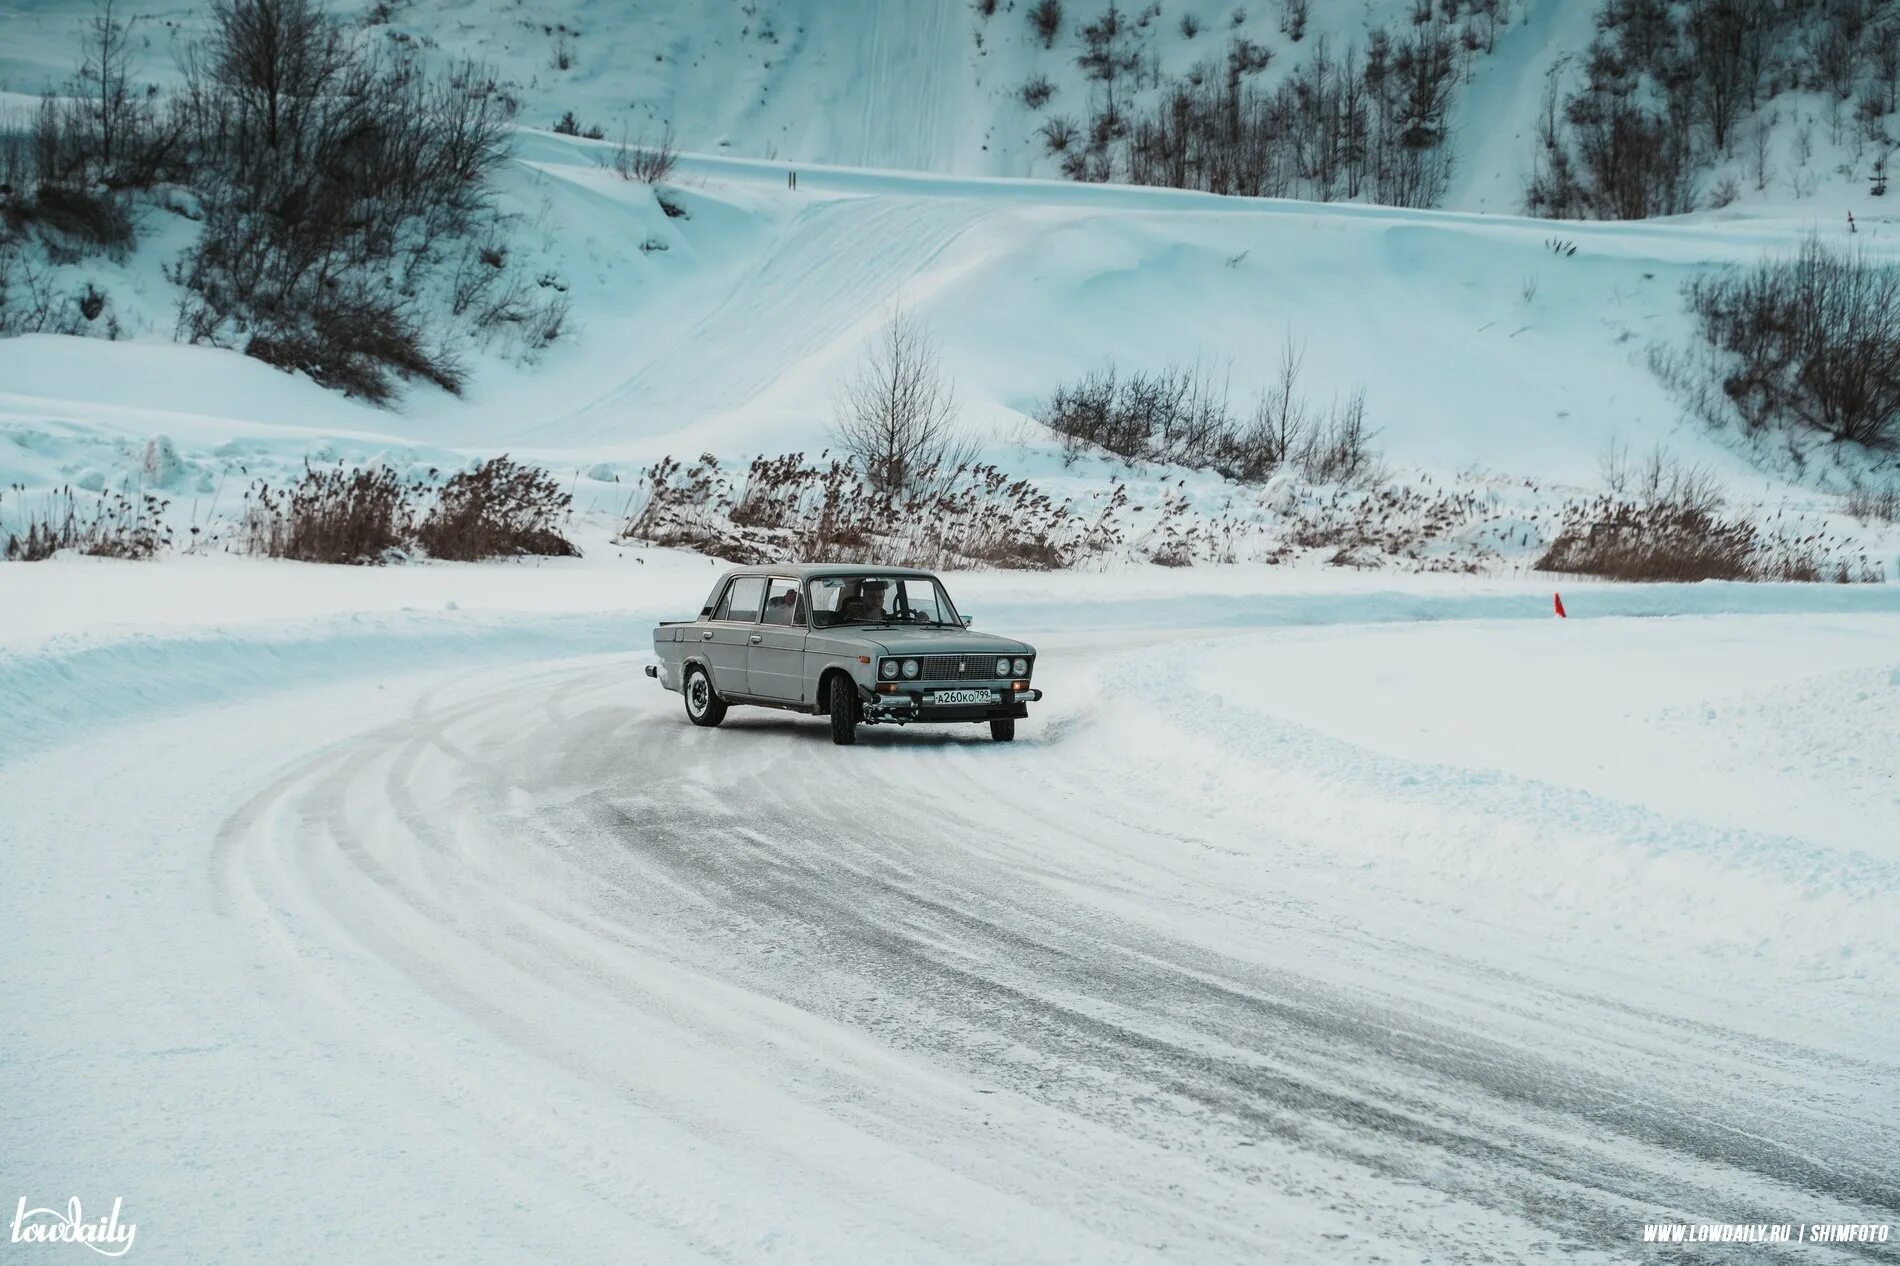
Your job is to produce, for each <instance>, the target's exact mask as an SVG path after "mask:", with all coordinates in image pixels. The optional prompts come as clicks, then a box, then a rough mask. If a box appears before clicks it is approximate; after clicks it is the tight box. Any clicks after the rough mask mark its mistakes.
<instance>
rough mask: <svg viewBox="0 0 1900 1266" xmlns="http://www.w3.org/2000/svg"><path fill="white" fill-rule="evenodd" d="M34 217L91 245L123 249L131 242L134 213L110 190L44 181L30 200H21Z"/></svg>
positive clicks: (55, 230)
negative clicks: (103, 190) (102, 190)
mask: <svg viewBox="0 0 1900 1266" xmlns="http://www.w3.org/2000/svg"><path fill="white" fill-rule="evenodd" d="M21 205H22V209H23V211H24V212H25V214H27V215H28V216H29V217H30V218H31V219H33V220H35V221H37V222H38V223H39V224H41V225H43V226H44V227H46V228H48V229H51V230H53V231H54V232H57V233H61V234H64V235H65V236H66V237H68V238H71V239H73V240H75V241H78V242H83V243H85V244H87V245H88V246H97V247H100V248H102V249H104V250H108V251H123V250H125V249H126V248H128V247H130V246H131V245H132V236H133V231H132V216H131V213H130V212H128V211H127V210H126V207H125V203H124V202H123V201H121V200H120V199H119V198H117V197H116V196H114V195H113V194H111V193H107V192H97V191H94V190H91V189H80V188H73V187H68V186H65V185H55V184H42V185H41V186H40V187H39V190H38V193H37V194H36V196H35V197H34V199H33V200H32V202H31V203H22V204H21Z"/></svg>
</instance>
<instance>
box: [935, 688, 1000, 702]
mask: <svg viewBox="0 0 1900 1266" xmlns="http://www.w3.org/2000/svg"><path fill="white" fill-rule="evenodd" d="M930 701H931V702H932V703H995V702H996V692H995V691H994V690H939V691H937V692H935V693H934V694H932V695H931V696H930Z"/></svg>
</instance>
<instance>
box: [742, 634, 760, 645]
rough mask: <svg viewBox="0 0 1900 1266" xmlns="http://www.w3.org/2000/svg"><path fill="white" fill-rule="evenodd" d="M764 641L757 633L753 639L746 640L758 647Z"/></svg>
mask: <svg viewBox="0 0 1900 1266" xmlns="http://www.w3.org/2000/svg"><path fill="white" fill-rule="evenodd" d="M764 640H765V639H764V638H762V637H760V636H759V635H758V634H757V633H754V634H753V635H752V636H751V637H748V638H747V639H746V641H748V642H750V643H752V644H753V645H754V646H757V645H758V644H759V643H760V642H763V641H764Z"/></svg>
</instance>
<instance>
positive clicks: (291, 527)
mask: <svg viewBox="0 0 1900 1266" xmlns="http://www.w3.org/2000/svg"><path fill="white" fill-rule="evenodd" d="M423 491H424V489H423V486H422V485H421V484H420V483H417V482H409V481H405V480H404V479H403V478H402V477H401V476H400V475H398V474H397V473H396V472H395V471H394V470H391V469H390V468H389V467H387V466H365V467H359V468H357V469H354V470H352V469H348V468H346V467H342V466H337V467H326V468H323V469H318V468H315V467H311V466H305V467H304V474H303V478H302V479H301V480H300V481H299V482H298V483H296V484H295V485H293V486H292V487H290V488H288V489H276V488H272V487H270V486H269V485H268V484H265V483H263V482H262V481H259V482H257V483H255V484H253V485H252V486H251V488H250V490H249V491H247V492H246V493H245V496H244V500H245V513H244V524H245V531H246V537H247V549H248V552H250V553H252V554H262V555H265V556H267V557H270V558H289V559H295V560H297V561H300V562H306V563H381V562H385V561H387V560H388V559H389V558H390V557H391V556H392V555H395V554H398V553H399V552H400V551H401V550H402V548H403V546H404V545H405V543H406V542H407V541H408V539H409V537H410V533H411V531H412V528H413V524H414V520H415V513H416V502H417V499H418V498H419V497H420V496H421V495H422V493H423Z"/></svg>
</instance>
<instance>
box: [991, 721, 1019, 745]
mask: <svg viewBox="0 0 1900 1266" xmlns="http://www.w3.org/2000/svg"><path fill="white" fill-rule="evenodd" d="M990 737H991V738H993V739H995V740H996V741H997V742H998V743H1008V742H1010V741H1012V740H1013V739H1015V737H1016V718H1015V717H991V718H990Z"/></svg>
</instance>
